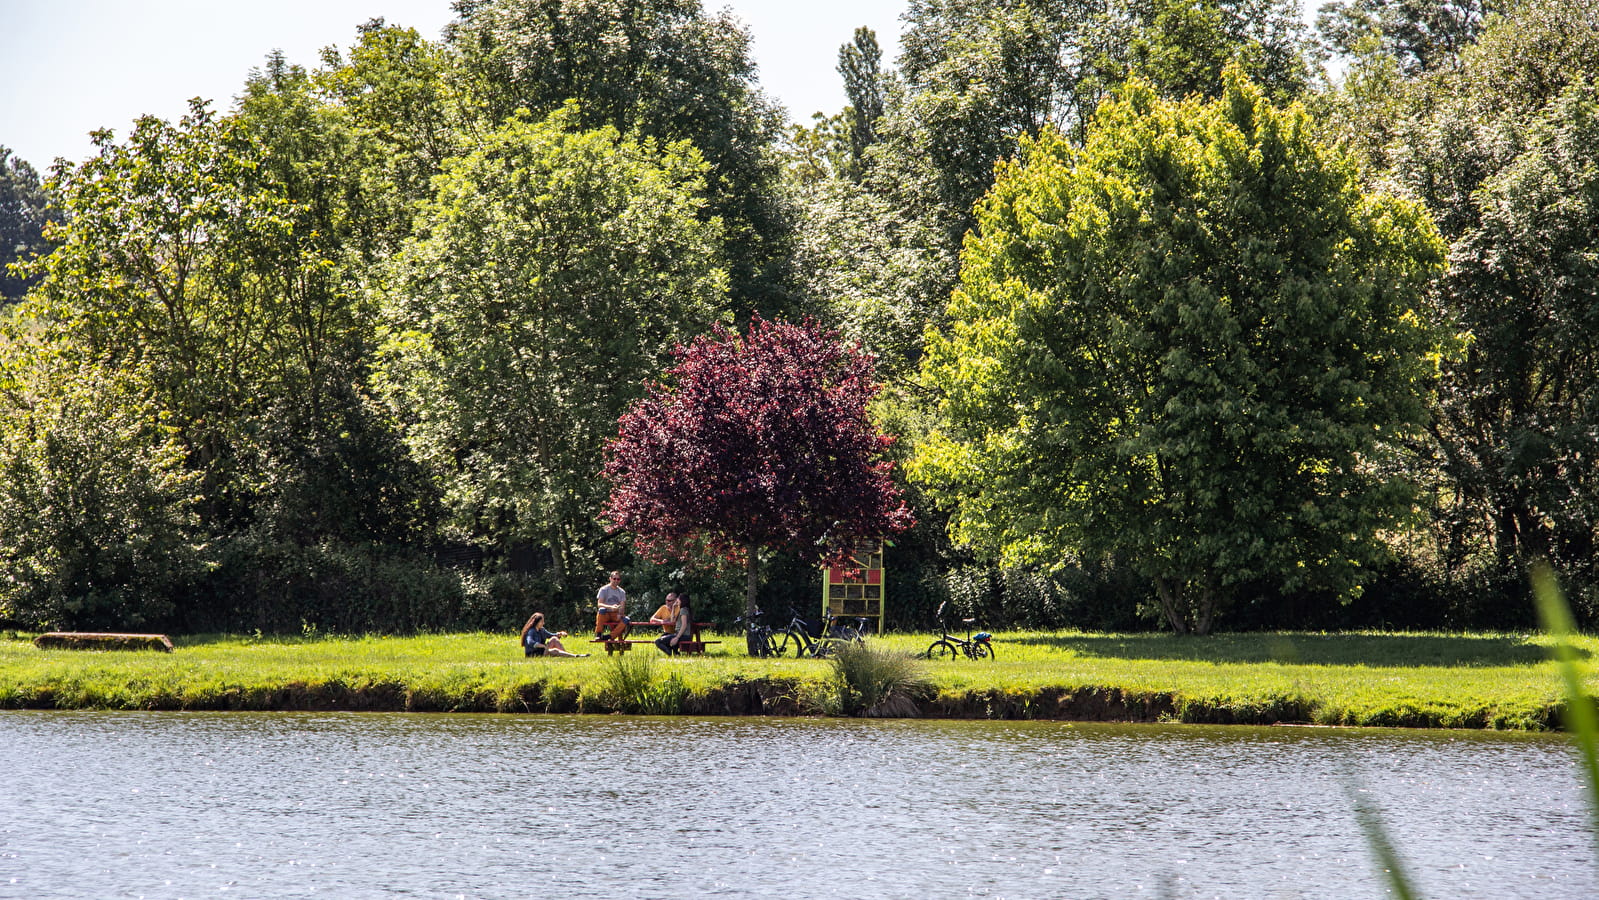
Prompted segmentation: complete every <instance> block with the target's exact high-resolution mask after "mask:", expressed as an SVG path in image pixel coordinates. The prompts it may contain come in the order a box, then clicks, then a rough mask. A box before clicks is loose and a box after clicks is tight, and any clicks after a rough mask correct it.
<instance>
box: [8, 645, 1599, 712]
mask: <svg viewBox="0 0 1599 900" xmlns="http://www.w3.org/2000/svg"><path fill="white" fill-rule="evenodd" d="M931 639H932V636H931V635H891V636H888V637H886V638H883V639H881V640H880V641H878V642H877V643H878V645H879V646H885V647H889V648H893V649H896V650H900V651H904V652H907V653H909V652H919V651H920V650H922V649H923V648H925V647H926V646H927V644H928V643H929V642H930V641H931ZM996 639H997V649H998V652H999V656H1000V658H999V659H998V660H997V661H993V662H970V661H966V660H959V661H956V662H946V663H932V662H927V663H923V664H922V665H921V667H920V668H921V671H922V672H923V673H924V674H925V675H926V676H927V678H928V680H929V681H930V682H931V687H930V689H928V690H926V691H924V692H922V693H920V694H919V695H918V696H917V697H916V698H915V703H914V708H915V710H916V712H917V713H918V714H920V715H924V716H947V717H963V718H964V717H992V718H1059V719H1079V720H1102V721H1175V722H1217V723H1239V724H1272V723H1279V722H1286V723H1304V724H1319V725H1384V726H1405V727H1445V728H1502V729H1534V730H1538V729H1549V728H1554V727H1558V723H1559V709H1560V704H1561V702H1562V701H1561V693H1560V685H1559V682H1558V680H1557V676H1556V672H1555V668H1554V665H1553V664H1552V663H1551V662H1549V661H1548V653H1547V650H1546V646H1547V640H1546V639H1545V638H1542V637H1540V636H1529V635H1511V634H1391V633H1359V634H1336V635H1323V634H1286V633H1279V634H1246V635H1218V636H1214V637H1209V638H1178V637H1173V636H1167V635H1115V634H1082V633H1072V632H1011V633H1001V634H998V635H996ZM1576 643H1577V649H1578V652H1579V654H1581V656H1582V657H1583V659H1584V660H1585V662H1584V665H1585V666H1586V665H1587V663H1586V660H1591V659H1592V657H1593V654H1594V653H1595V652H1596V651H1599V639H1595V638H1590V637H1582V638H1578V639H1577V641H1576ZM174 644H175V645H176V650H175V651H174V652H173V653H171V654H156V653H127V652H84V651H70V650H41V649H38V648H36V647H34V646H33V645H32V644H31V643H28V642H27V641H26V640H23V639H20V637H19V639H15V640H0V708H5V709H23V708H62V709H68V708H94V709H240V710H252V709H258V710H269V709H352V710H408V711H498V712H545V711H549V712H595V713H603V712H614V711H618V710H625V711H635V712H639V711H658V712H683V713H694V714H706V715H745V714H767V715H807V714H815V713H817V712H819V711H823V710H826V709H829V708H831V707H830V704H829V697H830V696H831V692H832V691H833V690H834V688H833V686H832V682H831V678H832V667H831V666H830V665H829V664H828V663H826V662H824V661H816V660H796V659H780V660H762V659H750V658H748V657H746V656H745V655H744V654H743V645H742V641H741V640H739V639H737V638H733V639H729V640H727V642H726V643H723V644H721V645H719V649H718V650H716V651H714V652H712V653H709V654H707V655H706V656H704V657H702V658H681V659H665V658H661V657H659V656H658V654H656V653H655V651H654V650H653V649H652V648H649V647H647V646H639V647H636V648H635V649H634V651H633V652H632V653H630V654H628V658H629V662H630V666H629V667H627V668H625V669H624V668H621V667H619V666H618V665H616V664H615V662H614V661H612V660H607V659H606V658H605V657H604V655H603V654H601V655H599V656H595V657H590V658H588V659H563V660H528V659H524V658H523V657H522V655H521V652H520V649H519V648H518V647H517V645H516V642H515V638H514V636H510V635H500V634H446V635H426V636H419V637H406V638H392V637H359V638H340V637H313V638H305V639H276V638H264V639H262V638H250V637H240V636H194V637H175V638H174ZM584 646H588V645H584ZM646 661H648V662H646ZM1586 671H1591V669H1588V670H1586ZM1588 680H1589V683H1590V684H1589V686H1590V689H1592V688H1593V687H1594V682H1595V679H1594V678H1593V677H1592V676H1591V675H1590V676H1589V678H1588Z"/></svg>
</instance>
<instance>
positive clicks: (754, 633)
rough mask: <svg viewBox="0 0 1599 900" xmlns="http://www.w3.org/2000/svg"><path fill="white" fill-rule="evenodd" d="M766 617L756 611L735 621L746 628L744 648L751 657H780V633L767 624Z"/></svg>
mask: <svg viewBox="0 0 1599 900" xmlns="http://www.w3.org/2000/svg"><path fill="white" fill-rule="evenodd" d="M764 615H766V614H765V613H763V612H761V611H760V610H759V609H756V610H754V611H753V612H751V613H750V614H749V615H748V616H739V617H738V618H737V619H736V620H735V621H736V622H739V623H740V624H742V625H743V626H744V646H745V648H746V649H748V651H749V654H750V655H751V656H759V657H767V656H778V655H779V653H778V645H777V635H778V634H779V632H778V631H776V630H774V629H773V628H772V626H770V625H768V624H766V622H765V620H764V619H763V618H762V617H763V616H764Z"/></svg>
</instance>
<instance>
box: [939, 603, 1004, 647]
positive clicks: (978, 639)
mask: <svg viewBox="0 0 1599 900" xmlns="http://www.w3.org/2000/svg"><path fill="white" fill-rule="evenodd" d="M947 605H948V604H946V603H940V604H938V612H937V616H938V629H939V631H940V632H941V633H940V634H939V636H938V640H936V641H934V642H933V643H932V645H931V646H929V647H928V648H927V653H926V656H927V658H928V659H954V658H955V657H956V656H957V655H958V654H962V653H964V654H966V658H967V659H997V658H998V655H997V654H996V653H995V652H994V636H993V635H991V634H989V633H988V632H986V631H979V632H978V633H976V634H972V623H973V622H976V621H977V620H976V619H961V622H962V623H963V624H965V625H966V636H965V637H964V638H961V637H956V636H955V635H953V634H950V633H949V625H948V624H946V623H945V621H944V607H945V606H947Z"/></svg>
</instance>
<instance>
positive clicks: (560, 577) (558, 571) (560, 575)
mask: <svg viewBox="0 0 1599 900" xmlns="http://www.w3.org/2000/svg"><path fill="white" fill-rule="evenodd" d="M564 531H565V530H564V529H563V528H561V523H560V522H554V523H551V525H550V529H549V535H548V537H547V538H546V539H547V540H548V541H549V542H550V562H551V564H553V566H554V567H555V583H556V584H558V585H560V586H562V587H565V586H566V535H565V533H564Z"/></svg>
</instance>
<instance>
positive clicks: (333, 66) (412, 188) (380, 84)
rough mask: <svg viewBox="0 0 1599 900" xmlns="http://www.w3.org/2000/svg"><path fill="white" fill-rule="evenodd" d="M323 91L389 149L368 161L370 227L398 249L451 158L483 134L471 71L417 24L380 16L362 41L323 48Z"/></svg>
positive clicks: (370, 138) (319, 84)
mask: <svg viewBox="0 0 1599 900" xmlns="http://www.w3.org/2000/svg"><path fill="white" fill-rule="evenodd" d="M322 62H323V69H322V70H321V71H319V72H318V73H316V75H315V76H314V79H315V83H316V86H315V90H316V91H317V93H318V94H319V95H321V96H323V97H326V98H327V99H328V101H329V103H330V104H331V105H336V106H337V108H338V109H339V110H340V112H342V114H343V115H344V116H345V117H346V118H347V120H348V122H349V123H350V127H351V128H353V129H354V130H356V131H357V132H359V133H360V135H361V136H362V138H363V141H364V142H366V143H368V144H371V145H375V146H377V147H381V148H382V151H381V152H379V153H377V154H376V159H369V160H366V161H364V162H363V166H362V168H363V170H364V171H365V172H366V173H367V179H366V184H365V185H363V187H364V188H365V189H366V190H367V191H368V192H369V196H368V197H367V200H366V202H367V203H368V204H370V206H371V207H372V213H373V215H372V216H371V221H370V222H369V223H366V224H367V225H368V227H373V228H376V229H381V230H382V234H383V238H384V246H385V247H389V248H392V247H393V246H396V245H398V243H399V242H400V241H401V240H403V239H404V238H405V236H406V235H407V234H408V233H409V232H410V224H411V207H412V205H413V204H415V203H416V202H418V201H420V200H423V199H425V198H426V197H427V196H428V195H429V194H430V193H431V187H430V183H431V180H432V178H433V176H434V175H436V174H438V172H439V170H440V168H441V167H442V166H443V164H444V160H446V159H448V158H450V157H452V156H457V155H459V153H460V150H461V147H462V142H463V140H465V138H466V136H468V135H471V134H473V133H481V132H482V131H483V130H485V129H484V128H482V127H481V125H480V121H479V120H480V119H481V117H482V114H481V112H480V111H479V110H477V109H476V108H475V107H473V106H472V104H471V103H470V102H469V101H467V100H466V99H465V95H466V94H467V91H466V90H465V87H464V85H463V84H462V82H463V80H464V77H463V75H462V73H460V72H459V70H458V69H457V67H456V66H454V65H453V63H452V61H451V59H450V55H449V53H448V52H447V51H446V49H445V48H444V47H442V46H440V45H439V44H436V43H433V42H431V41H428V40H426V39H424V38H423V37H422V36H421V35H419V34H417V32H416V31H415V30H414V29H411V28H399V27H395V26H390V25H387V24H385V23H384V21H383V20H382V19H373V20H371V21H370V22H368V23H367V24H366V25H364V26H362V27H361V28H360V30H359V33H358V39H357V41H356V44H355V45H354V46H353V47H351V48H349V50H348V51H346V52H344V53H341V52H339V51H338V50H336V49H334V48H329V49H327V50H324V51H323V54H322Z"/></svg>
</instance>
